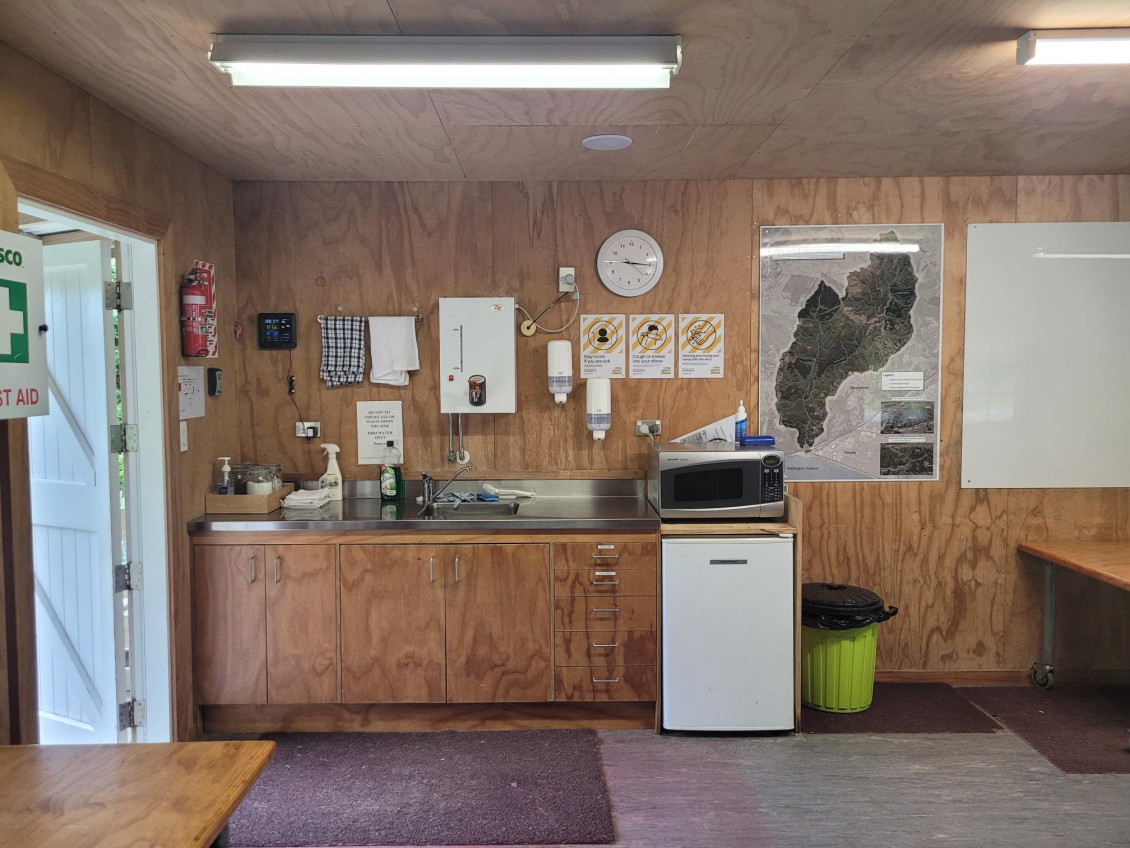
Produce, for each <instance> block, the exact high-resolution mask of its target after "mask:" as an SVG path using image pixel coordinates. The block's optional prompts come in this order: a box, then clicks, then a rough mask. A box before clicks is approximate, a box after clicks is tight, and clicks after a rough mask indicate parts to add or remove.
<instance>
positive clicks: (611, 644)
mask: <svg viewBox="0 0 1130 848" xmlns="http://www.w3.org/2000/svg"><path fill="white" fill-rule="evenodd" d="M592 646H593V647H594V648H619V647H620V643H619V642H612V643H610V644H608V645H598V644H597V643H596V642H593V643H592Z"/></svg>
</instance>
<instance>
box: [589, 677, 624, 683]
mask: <svg viewBox="0 0 1130 848" xmlns="http://www.w3.org/2000/svg"><path fill="white" fill-rule="evenodd" d="M592 682H593V683H619V682H620V678H619V677H609V678H608V679H606V680H601V679H600V678H598V677H594V678H593V679H592Z"/></svg>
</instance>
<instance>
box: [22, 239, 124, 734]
mask: <svg viewBox="0 0 1130 848" xmlns="http://www.w3.org/2000/svg"><path fill="white" fill-rule="evenodd" d="M43 264H44V286H45V292H46V302H47V325H48V326H49V328H50V330H49V332H48V336H47V362H48V369H49V372H50V377H49V388H50V393H51V414H50V415H48V416H46V417H42V418H36V419H30V420H29V427H28V429H29V458H30V466H31V494H32V529H33V556H34V559H35V599H36V635H37V639H38V663H39V709H40V722H39V729H40V741H41V742H42V743H44V744H61V743H95V742H116V741H119V739H121V738H124V737H123V736H122V735H120V734H119V731H118V719H117V705H118V700H119V697H120V694H121V692H122V691H124V690H125V688H126V686H127V685H128V684H127V682H126V681H125V679H124V678H125V675H124V668H123V667H124V645H123V644H122V643H123V627H122V620H121V612H122V607H121V599H120V598H119V599H115V595H114V581H113V570H114V564H115V563H119V562H121V561H122V550H121V548H122V544H121V538H122V536H121V521H122V504H121V487H120V483H119V465H118V456H117V455H116V454H112V453H110V449H109V427H110V425H111V424H112V423H116V422H117V418H118V412H117V398H116V386H115V383H116V377H115V375H116V364H115V355H114V345H115V341H114V313H113V312H111V311H108V310H106V309H105V307H104V296H103V280H108V279H110V243H109V242H107V241H104V240H101V239H96V240H90V241H81V242H74V243H71V244H61V245H52V246H47V247H45V248H44V251H43Z"/></svg>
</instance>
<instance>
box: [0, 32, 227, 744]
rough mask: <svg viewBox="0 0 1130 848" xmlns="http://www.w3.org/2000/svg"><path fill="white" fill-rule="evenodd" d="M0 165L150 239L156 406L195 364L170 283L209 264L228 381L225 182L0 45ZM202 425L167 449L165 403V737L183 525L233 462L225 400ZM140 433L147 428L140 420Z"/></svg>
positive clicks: (184, 572) (186, 700)
mask: <svg viewBox="0 0 1130 848" xmlns="http://www.w3.org/2000/svg"><path fill="white" fill-rule="evenodd" d="M0 79H2V80H3V81H4V84H3V85H2V86H0V114H3V115H4V120H3V121H0V166H2V167H3V169H4V171H5V172H6V173H7V175H8V176H9V177H11V179H12V181H13V182H14V183H15V189H16V190H17V191H18V192H19V193H20V194H21V195H22V196H25V197H32V198H35V199H38V200H42V201H46V202H48V203H52V204H54V205H57V206H61V207H63V208H66V209H71V210H74V211H77V212H80V213H83V214H86V215H89V216H91V217H95V218H99V219H102V220H106V221H108V222H110V223H117V224H119V225H121V226H125V227H127V228H130V229H135V230H138V231H142V232H147V233H155V232H161V233H162V238H161V241H160V253H161V257H160V261H161V263H162V267H161V270H162V276H161V281H160V284H161V287H162V290H161V297H162V317H161V321H162V332H163V336H164V338H165V340H166V343H165V345H164V349H163V350H160V351H156V350H155V351H151V352H149V353H150V354H151V355H160V356H162V357H163V365H164V375H165V383H166V396H167V399H169V400H172V397H173V393H174V392H175V388H176V368H177V366H178V365H181V364H204V363H203V362H202V361H201V360H194V361H187V360H183V359H182V358H181V356H180V348H179V335H178V334H179V320H178V311H177V303H176V298H177V285H178V280H179V275H180V274H183V273H184V272H186V271H187V270H189V269H190V268H191V267H192V261H193V260H194V259H204V260H207V261H210V262H214V263H215V264H216V273H217V278H218V285H219V314H220V317H221V326H222V327H224V328H225V331H224V332H223V333H222V338H221V342H220V354H221V355H220V358H219V359H218V360H214V361H209V362H207V363H206V364H208V365H214V366H218V367H220V368H223V369H225V371H226V372H227V373H228V374H229V375H230V376H234V374H235V371H236V369H235V357H234V355H233V352H234V351H233V345H232V338H233V336H232V334H231V332H230V328H231V326H232V318H233V316H234V314H235V311H236V310H235V305H236V289H235V256H234V240H233V230H232V220H233V212H232V193H231V182H230V181H229V180H227V179H226V178H224V177H223V176H221V175H220V174H218V173H216V172H215V171H213V170H211V169H210V168H208V167H206V166H204V165H203V164H201V163H200V162H198V161H197V160H195V159H193V158H191V157H190V156H188V155H187V154H185V153H183V152H182V151H180V150H178V149H177V148H176V147H175V146H173V145H172V144H171V143H169V142H168V141H165V140H163V139H160V138H158V137H157V136H156V135H154V134H153V133H151V132H149V131H148V130H146V129H144V128H142V127H141V126H140V125H138V124H136V123H135V122H133V121H131V120H129V119H128V118H125V117H124V116H123V115H121V114H120V113H119V112H117V111H115V110H114V109H111V108H110V107H109V106H107V105H106V104H105V103H103V102H101V101H100V100H98V99H97V98H95V97H93V96H91V95H90V94H88V93H87V92H85V91H83V90H82V89H80V88H78V87H76V86H74V85H73V84H71V83H70V82H68V81H67V80H65V79H63V78H62V77H60V76H58V75H57V74H54V73H52V72H51V71H49V70H47V69H46V68H44V67H43V66H41V65H39V64H37V63H35V62H33V61H32V60H30V59H28V58H27V57H26V56H24V55H22V54H21V53H19V52H17V51H15V50H13V49H12V48H11V47H9V46H7V45H4V44H0ZM206 408H207V414H206V416H205V418H202V419H197V420H193V421H190V422H189V425H188V426H189V449H188V451H187V452H186V453H180V452H179V451H178V449H177V439H176V432H177V421H176V412H175V410H176V407H175V403H173V404H167V405H166V414H167V416H168V420H167V421H166V422H165V423H166V432H167V434H168V436H169V439H168V444H169V466H168V473H169V475H170V479H171V480H172V481H173V484H172V487H171V496H170V499H169V503H168V504H166V510H165V514H166V517H167V520H168V522H169V529H170V538H171V539H172V540H173V546H172V548H171V550H170V551H169V557H170V560H169V568H170V574H169V579H170V595H171V609H170V612H171V616H172V626H173V641H174V648H173V673H174V676H175V679H176V690H177V700H176V705H175V706H176V716H175V733H176V735H177V736H180V737H184V736H186V735H187V734H188V733H189V732H190V728H191V723H192V715H191V708H190V697H191V681H192V669H191V656H190V649H189V638H190V626H191V623H190V613H191V582H190V575H189V552H188V537H187V535H186V534H185V532H184V526H185V522H186V521H187V520H188V519H189V518H191V517H192V516H195V515H197V514H199V513H200V512H202V511H203V508H204V493H205V491H206V489H207V487H208V483H209V481H210V479H211V474H212V465H213V457H215V456H217V455H221V454H226V453H238V450H239V424H238V420H237V417H238V414H239V408H238V402H237V397H236V392H235V391H231V392H229V394H227V395H225V396H222V397H220V398H215V399H213V398H209V399H208V401H207V406H206ZM141 423H142V426H147V425H151V424H152V423H153V422H141Z"/></svg>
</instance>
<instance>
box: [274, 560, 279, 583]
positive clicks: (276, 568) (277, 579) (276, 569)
mask: <svg viewBox="0 0 1130 848" xmlns="http://www.w3.org/2000/svg"><path fill="white" fill-rule="evenodd" d="M275 582H276V583H278V582H279V558H278V557H275Z"/></svg>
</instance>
